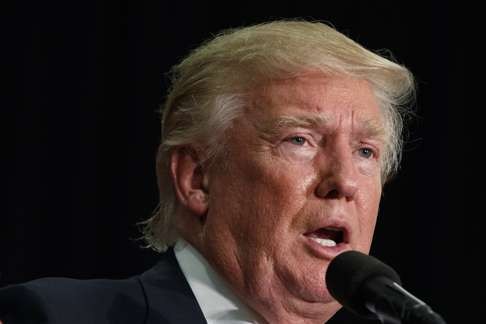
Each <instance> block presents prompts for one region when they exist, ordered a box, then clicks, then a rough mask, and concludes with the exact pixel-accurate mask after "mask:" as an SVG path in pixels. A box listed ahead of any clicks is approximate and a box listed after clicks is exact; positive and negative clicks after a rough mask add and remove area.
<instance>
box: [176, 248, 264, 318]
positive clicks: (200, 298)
mask: <svg viewBox="0 0 486 324" xmlns="http://www.w3.org/2000/svg"><path fill="white" fill-rule="evenodd" d="M174 252H175V256H176V259H177V261H178V262H179V266H180V267H181V270H182V273H183V274H184V276H185V277H186V280H187V282H188V283H189V286H190V287H191V289H192V292H193V293H194V296H196V299H197V302H198V304H199V307H200V308H201V310H202V312H203V314H204V317H205V318H206V321H207V322H208V324H222V323H224V324H228V323H231V324H243V323H258V322H257V320H256V318H257V317H256V315H255V314H254V312H253V311H252V310H251V309H249V308H248V307H247V306H246V305H244V304H243V303H242V302H241V301H240V300H239V299H238V297H236V296H235V295H234V294H233V292H232V291H231V290H230V288H229V287H228V284H227V283H226V282H225V281H224V280H223V279H222V278H221V277H220V276H219V275H218V274H217V273H216V272H215V271H214V270H213V268H212V267H211V266H210V265H209V263H208V262H207V261H206V259H204V257H203V256H202V255H201V254H200V253H199V252H198V251H197V250H196V249H195V248H194V247H193V246H191V245H190V244H189V243H187V242H186V241H184V240H179V241H177V243H176V245H175V246H174Z"/></svg>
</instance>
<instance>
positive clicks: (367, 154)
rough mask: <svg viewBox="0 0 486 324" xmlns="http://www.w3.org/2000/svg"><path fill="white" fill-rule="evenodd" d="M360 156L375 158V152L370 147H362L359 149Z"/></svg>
mask: <svg viewBox="0 0 486 324" xmlns="http://www.w3.org/2000/svg"><path fill="white" fill-rule="evenodd" d="M359 154H360V155H361V156H362V157H364V158H367V159H369V158H371V157H373V156H374V154H375V152H374V151H373V149H371V148H369V147H362V148H360V149H359Z"/></svg>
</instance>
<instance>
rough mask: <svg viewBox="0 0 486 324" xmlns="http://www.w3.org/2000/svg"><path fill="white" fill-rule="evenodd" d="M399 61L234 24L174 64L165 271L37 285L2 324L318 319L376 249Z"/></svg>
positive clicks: (150, 235)
mask: <svg viewBox="0 0 486 324" xmlns="http://www.w3.org/2000/svg"><path fill="white" fill-rule="evenodd" d="M411 94H413V78H412V75H411V74H410V72H409V71H408V70H407V69H405V68H404V67H402V66H400V65H398V64H396V63H394V62H391V61H389V60H387V59H385V58H383V57H380V56H378V55H376V54H374V53H372V52H370V51H368V50H366V49H364V48H363V47H361V46H360V45H358V44H356V43H355V42H353V41H352V40H350V39H349V38H347V37H345V36H344V35H342V34H340V33H338V32H337V31H335V30H334V29H332V28H330V27H328V26H326V25H324V24H321V23H311V22H304V21H276V22H271V23H266V24H261V25H256V26H251V27H247V28H242V29H236V30H230V31H226V32H224V33H222V34H220V35H219V36H217V37H215V38H214V39H213V40H211V41H210V42H208V43H206V44H204V45H203V46H201V47H199V48H198V49H196V50H195V51H193V52H192V53H191V54H190V55H189V56H188V57H187V58H185V59H184V60H183V61H182V62H181V63H180V64H178V65H177V66H175V67H174V69H173V79H172V88H171V89H170V92H169V94H168V96H167V99H166V102H165V107H164V110H163V119H162V143H161V145H160V149H159V153H158V163H157V174H158V178H159V188H160V192H161V204H160V209H159V210H158V212H157V213H156V214H155V215H154V216H153V217H152V218H151V219H150V220H149V221H147V223H146V227H145V237H146V239H147V241H148V242H149V244H150V245H151V246H152V247H153V248H155V249H157V250H159V251H166V252H165V253H164V254H163V255H162V257H161V261H160V263H159V264H158V265H157V266H156V267H154V268H153V269H151V270H149V271H148V272H146V273H144V274H142V275H141V276H136V277H133V278H130V279H127V280H121V281H110V280H90V281H77V280H70V279H43V280H38V281H34V282H31V283H27V284H24V285H19V286H13V287H7V288H4V289H3V290H2V291H0V305H1V306H0V314H2V316H3V317H2V316H0V318H2V319H3V320H4V322H5V324H11V323H24V322H25V323H30V322H29V320H32V318H33V319H35V320H36V321H37V322H45V323H125V322H126V323H205V322H207V323H324V322H326V321H328V320H329V319H330V318H331V317H332V316H333V315H334V314H335V313H336V312H337V311H338V310H339V308H340V305H339V304H338V303H337V302H336V301H335V300H334V299H333V298H332V297H331V295H330V294H329V292H328V290H327V289H326V285H325V282H324V276H325V272H326V269H327V266H328V265H329V262H330V261H331V260H332V258H334V257H335V256H336V255H338V254H339V253H341V252H343V251H347V250H351V249H353V250H358V251H361V252H364V253H368V252H369V249H370V245H371V241H372V236H373V232H374V228H375V223H376V218H377V214H378V207H379V201H380V196H381V192H382V187H383V185H384V183H385V182H386V180H387V179H388V178H389V177H390V176H391V175H392V174H393V172H394V171H395V170H396V168H397V165H398V161H399V157H400V144H401V140H400V138H401V128H402V122H401V116H402V115H403V113H404V112H403V111H402V110H403V109H402V107H403V106H404V104H405V103H406V102H407V100H408V99H409V98H410V96H411Z"/></svg>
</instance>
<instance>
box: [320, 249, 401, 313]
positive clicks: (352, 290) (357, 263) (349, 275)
mask: <svg viewBox="0 0 486 324" xmlns="http://www.w3.org/2000/svg"><path fill="white" fill-rule="evenodd" d="M373 277H386V278H388V279H390V280H391V281H394V282H396V283H398V284H401V282H400V277H399V276H398V274H397V273H396V272H395V270H393V269H392V268H391V267H389V266H388V265H386V264H384V263H383V262H381V261H380V260H378V259H377V258H375V257H372V256H369V255H366V254H364V253H361V252H358V251H347V252H343V253H341V254H339V255H338V256H336V257H335V258H334V259H332V260H331V263H330V264H329V267H328V268H327V272H326V285H327V289H328V290H329V293H330V294H331V295H332V296H333V297H334V298H335V299H336V300H337V301H338V302H339V303H340V304H341V305H343V306H344V307H346V308H347V309H349V310H351V311H353V312H355V313H357V314H358V315H360V316H365V317H370V318H371V317H374V315H373V313H371V312H370V311H369V310H368V309H367V308H366V306H365V302H364V301H363V300H362V295H361V293H360V288H361V287H362V285H363V284H364V283H365V282H366V281H367V280H369V279H371V278H373Z"/></svg>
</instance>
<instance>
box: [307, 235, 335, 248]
mask: <svg viewBox="0 0 486 324" xmlns="http://www.w3.org/2000/svg"><path fill="white" fill-rule="evenodd" d="M311 239H312V240H314V241H316V242H317V243H319V244H320V245H322V246H336V242H334V241H333V240H329V239H323V238H318V237H311Z"/></svg>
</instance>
